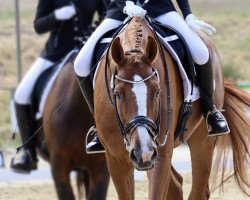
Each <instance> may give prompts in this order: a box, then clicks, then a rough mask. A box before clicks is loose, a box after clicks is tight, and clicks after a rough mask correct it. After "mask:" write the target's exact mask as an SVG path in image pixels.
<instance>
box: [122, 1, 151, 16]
mask: <svg viewBox="0 0 250 200" xmlns="http://www.w3.org/2000/svg"><path fill="white" fill-rule="evenodd" d="M123 13H124V14H127V15H128V16H129V17H131V18H132V17H140V18H142V19H143V18H144V17H145V15H146V14H147V11H146V10H144V9H143V8H141V7H140V6H137V5H135V4H134V2H133V1H126V6H125V7H124V8H123Z"/></svg>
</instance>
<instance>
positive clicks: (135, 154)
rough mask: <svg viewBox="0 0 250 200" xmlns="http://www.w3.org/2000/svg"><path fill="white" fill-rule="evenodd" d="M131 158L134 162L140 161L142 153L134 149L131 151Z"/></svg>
mask: <svg viewBox="0 0 250 200" xmlns="http://www.w3.org/2000/svg"><path fill="white" fill-rule="evenodd" d="M130 158H131V160H132V161H134V162H139V161H140V159H141V153H140V152H138V151H135V150H134V149H132V151H131V153H130Z"/></svg>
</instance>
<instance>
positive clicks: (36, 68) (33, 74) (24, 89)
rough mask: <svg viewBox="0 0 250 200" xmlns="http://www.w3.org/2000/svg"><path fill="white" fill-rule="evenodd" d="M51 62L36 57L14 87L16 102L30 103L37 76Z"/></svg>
mask: <svg viewBox="0 0 250 200" xmlns="http://www.w3.org/2000/svg"><path fill="white" fill-rule="evenodd" d="M53 64H54V63H53V62H51V61H49V60H46V59H44V58H41V57H39V58H37V59H36V61H35V62H34V63H33V65H32V66H31V68H30V69H29V70H28V72H27V73H26V74H25V76H24V78H23V79H22V81H21V83H20V84H19V85H18V87H17V89H16V92H15V97H14V98H15V101H16V102H17V103H18V104H24V105H27V104H31V94H32V91H33V88H34V86H35V83H36V81H37V79H38V77H39V76H40V75H41V74H42V73H43V72H44V71H45V70H46V69H48V68H50V67H51V66H53Z"/></svg>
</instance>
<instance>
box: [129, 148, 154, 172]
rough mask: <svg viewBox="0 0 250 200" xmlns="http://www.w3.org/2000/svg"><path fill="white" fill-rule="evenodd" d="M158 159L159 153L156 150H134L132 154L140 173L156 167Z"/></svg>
mask: <svg viewBox="0 0 250 200" xmlns="http://www.w3.org/2000/svg"><path fill="white" fill-rule="evenodd" d="M156 158H157V151H156V149H155V148H153V149H152V151H148V152H142V150H141V149H140V150H135V149H132V150H131V152H130V159H131V160H132V161H133V163H134V165H135V168H136V169H137V170H139V171H146V170H150V169H152V168H153V167H154V165H155V160H156Z"/></svg>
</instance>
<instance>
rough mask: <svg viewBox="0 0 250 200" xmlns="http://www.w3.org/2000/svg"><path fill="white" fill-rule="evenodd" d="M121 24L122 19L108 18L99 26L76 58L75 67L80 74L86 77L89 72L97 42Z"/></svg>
mask: <svg viewBox="0 0 250 200" xmlns="http://www.w3.org/2000/svg"><path fill="white" fill-rule="evenodd" d="M120 24H121V21H119V20H115V19H110V18H106V19H104V20H103V22H102V23H101V24H100V25H99V26H98V28H97V29H96V30H95V32H94V33H93V34H92V35H91V37H90V38H89V39H88V41H87V42H86V43H85V45H84V46H83V47H82V49H81V51H80V52H79V54H78V55H77V57H76V59H75V62H74V69H75V72H76V74H77V75H78V76H81V77H85V76H87V75H88V74H89V72H90V67H91V61H92V57H93V52H94V49H95V46H96V43H97V42H98V40H99V39H100V38H101V37H102V36H103V35H104V34H105V33H107V32H108V31H110V30H112V29H114V28H117V27H118V26H119V25H120Z"/></svg>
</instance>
